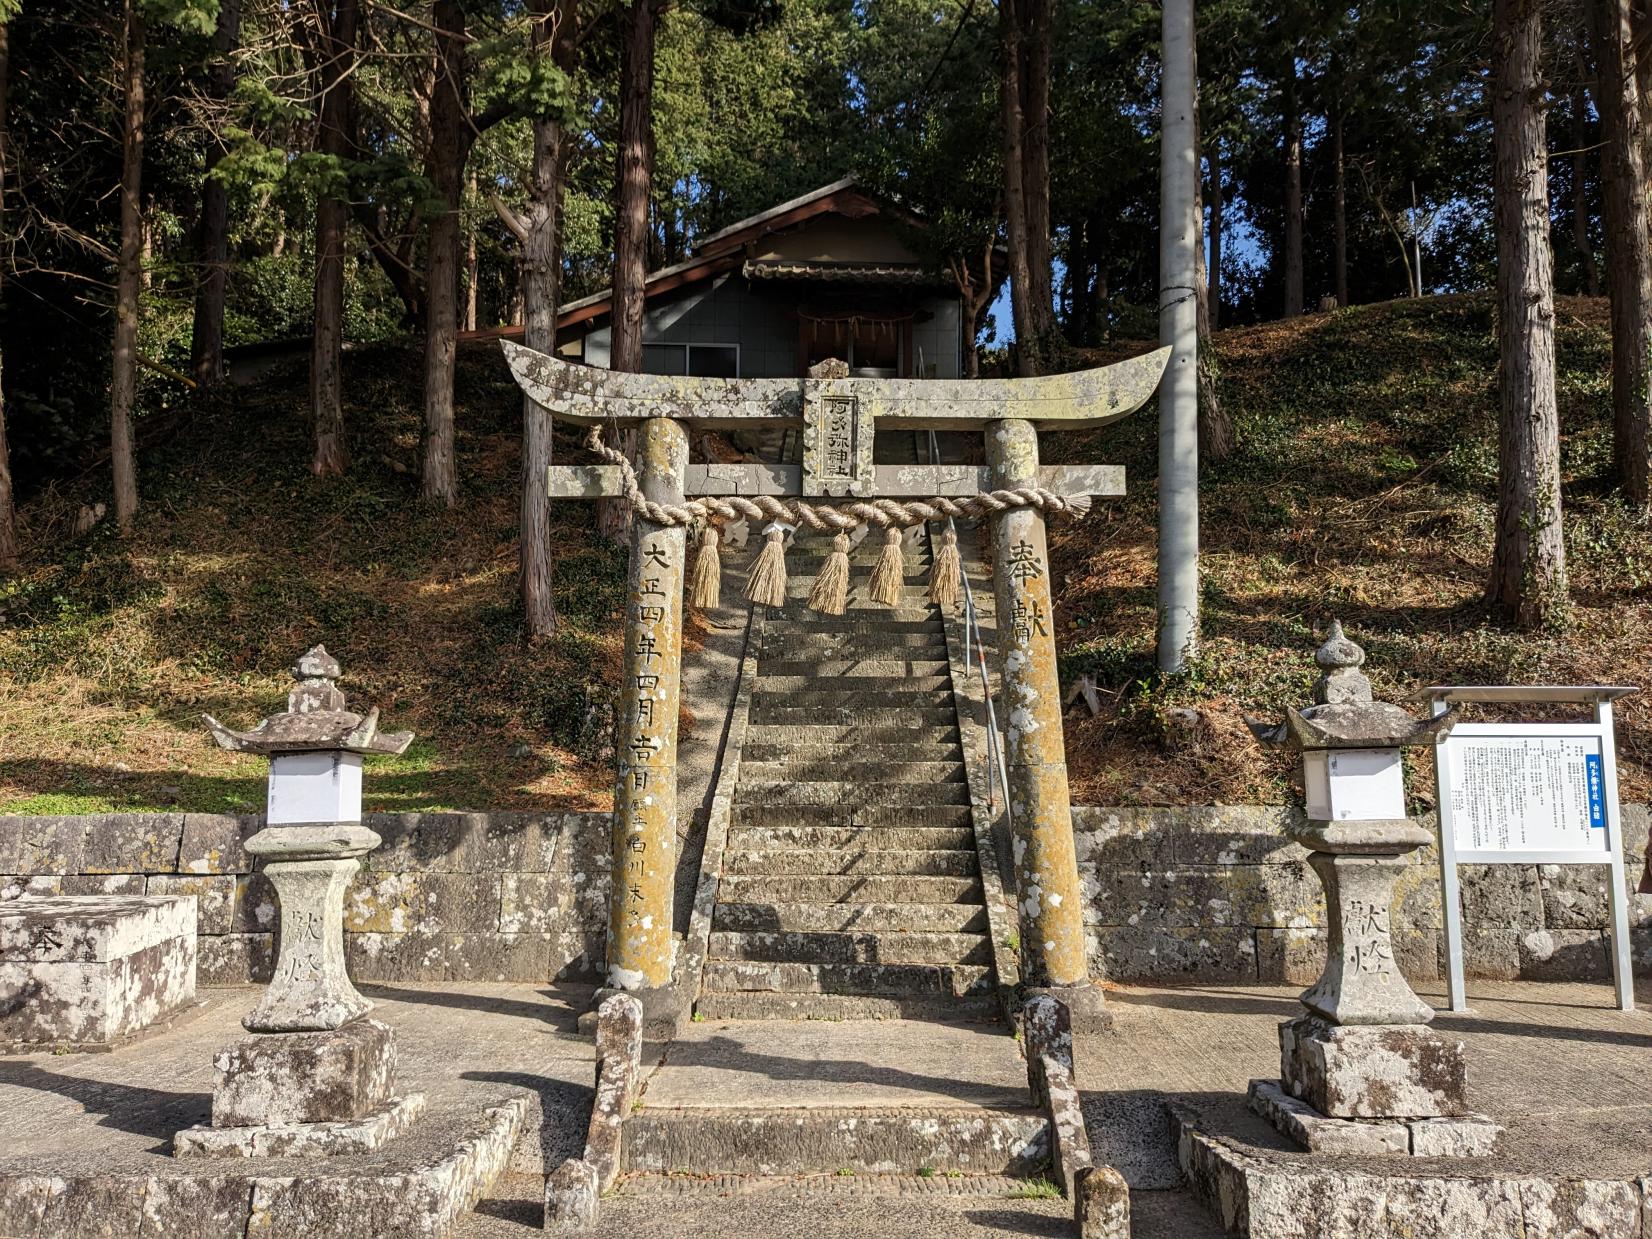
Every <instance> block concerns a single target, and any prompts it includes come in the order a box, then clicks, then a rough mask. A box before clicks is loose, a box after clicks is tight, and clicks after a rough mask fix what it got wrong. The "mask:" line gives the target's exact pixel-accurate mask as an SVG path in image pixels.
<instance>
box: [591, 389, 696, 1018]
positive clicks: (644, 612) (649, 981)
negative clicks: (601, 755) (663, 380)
mask: <svg viewBox="0 0 1652 1239" xmlns="http://www.w3.org/2000/svg"><path fill="white" fill-rule="evenodd" d="M687 461H688V437H687V435H686V434H685V433H684V431H683V428H682V426H681V425H679V424H678V423H677V422H674V421H672V420H670V419H669V418H663V417H656V418H651V419H650V420H648V421H646V422H644V423H643V425H642V432H641V434H640V435H639V436H638V442H637V480H638V483H639V485H640V486H641V488H642V493H643V496H644V497H645V498H647V499H650V500H653V501H654V502H656V503H681V502H682V501H683V470H684V467H685V465H686V464H687ZM686 553H687V533H686V531H685V530H684V529H683V527H682V526H680V525H678V526H661V525H655V524H652V523H651V522H649V521H646V520H644V519H643V518H642V517H641V516H640V515H638V516H636V517H634V519H633V520H632V523H631V570H630V579H629V585H628V592H627V596H626V618H625V679H624V683H623V684H622V686H621V715H620V735H619V782H618V785H617V786H616V788H615V790H614V818H613V868H612V874H613V887H612V891H611V894H610V897H609V904H608V984H609V985H611V986H613V987H615V988H618V989H623V990H632V991H643V994H639V997H641V996H644V995H645V994H646V992H647V991H651V990H658V989H660V988H662V987H664V986H666V985H668V984H669V983H670V981H671V964H672V959H671V954H672V950H671V948H672V939H671V890H672V884H673V882H674V881H675V878H676V871H677V715H678V709H679V688H680V683H681V670H682V644H683V625H682V620H683V560H684V557H685V555H686ZM644 1005H645V1011H646V1008H647V1003H646V1002H645V1004H644Z"/></svg>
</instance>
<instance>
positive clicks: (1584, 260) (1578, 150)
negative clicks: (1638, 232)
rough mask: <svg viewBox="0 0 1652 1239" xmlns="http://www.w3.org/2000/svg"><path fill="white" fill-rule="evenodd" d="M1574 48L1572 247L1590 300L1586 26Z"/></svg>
mask: <svg viewBox="0 0 1652 1239" xmlns="http://www.w3.org/2000/svg"><path fill="white" fill-rule="evenodd" d="M1589 25H1590V23H1588V22H1585V27H1586V29H1585V31H1584V33H1583V34H1582V35H1580V36H1579V38H1578V44H1577V47H1576V48H1575V49H1574V61H1575V65H1576V72H1577V82H1576V84H1575V85H1574V86H1573V87H1572V245H1573V246H1574V247H1575V248H1576V250H1577V260H1578V262H1579V263H1580V264H1581V265H1582V267H1583V288H1584V291H1585V292H1587V293H1588V294H1589V296H1591V297H1598V296H1600V264H1599V263H1597V262H1596V261H1595V245H1594V242H1593V241H1591V240H1590V239H1589V175H1588V174H1589V152H1588V149H1587V148H1588V146H1589V61H1588V57H1587V56H1586V55H1585V53H1584V39H1585V38H1587V37H1588V36H1587V27H1588V26H1589Z"/></svg>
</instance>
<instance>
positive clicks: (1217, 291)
mask: <svg viewBox="0 0 1652 1239" xmlns="http://www.w3.org/2000/svg"><path fill="white" fill-rule="evenodd" d="M1224 188H1225V187H1224V186H1223V185H1222V142H1221V139H1220V138H1218V139H1217V140H1216V141H1214V142H1212V143H1211V144H1210V270H1209V271H1207V272H1206V273H1205V307H1204V308H1205V318H1206V321H1207V324H1208V328H1207V329H1208V330H1209V331H1215V330H1216V328H1218V327H1220V326H1221V325H1222V198H1223V191H1224Z"/></svg>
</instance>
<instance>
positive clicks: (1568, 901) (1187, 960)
mask: <svg viewBox="0 0 1652 1239" xmlns="http://www.w3.org/2000/svg"><path fill="white" fill-rule="evenodd" d="M1293 812H1295V810H1290V809H1284V808H1267V807H1259V806H1226V807H1215V808H1165V809H1096V808H1075V809H1074V810H1073V826H1074V832H1075V835H1076V839H1077V844H1078V861H1079V871H1080V874H1081V875H1082V877H1083V881H1084V895H1085V925H1086V927H1087V929H1088V931H1089V937H1090V951H1091V966H1092V971H1098V972H1100V973H1101V974H1102V975H1105V976H1107V977H1110V978H1112V979H1114V980H1119V981H1125V980H1157V981H1165V980H1175V979H1178V978H1181V979H1188V980H1194V979H1197V980H1232V981H1273V982H1286V983H1290V984H1304V985H1306V984H1309V983H1310V982H1312V981H1313V980H1314V979H1315V978H1316V977H1317V976H1318V975H1319V970H1320V968H1321V967H1322V965H1323V964H1324V960H1325V942H1324V936H1325V929H1324V926H1325V899H1324V896H1323V894H1322V893H1321V888H1320V885H1319V879H1318V878H1317V877H1315V876H1314V873H1313V871H1312V870H1311V869H1309V868H1308V866H1307V863H1306V858H1307V851H1306V850H1305V849H1303V848H1302V847H1300V846H1298V845H1297V844H1294V843H1292V842H1290V840H1288V839H1287V838H1285V835H1284V826H1285V823H1286V822H1287V821H1288V820H1289V817H1290V815H1291V814H1292V813H1293ZM1648 818H1649V814H1648V810H1647V808H1646V806H1644V805H1626V806H1624V838H1625V841H1626V851H1625V859H1624V865H1625V870H1624V877H1625V881H1626V883H1627V885H1628V887H1629V891H1630V905H1629V906H1630V915H1629V923H1630V927H1631V932H1630V937H1631V941H1632V948H1633V954H1634V961H1635V970H1636V971H1637V972H1646V973H1652V896H1644V895H1635V894H1634V889H1635V885H1636V883H1637V882H1638V881H1639V879H1640V874H1641V866H1642V864H1643V863H1644V855H1645V852H1646V842H1647V828H1648ZM1423 824H1424V825H1426V826H1428V827H1430V828H1431V829H1432V828H1434V825H1435V824H1434V821H1433V819H1432V816H1430V817H1428V818H1424V819H1423ZM1415 861H1416V863H1415V864H1414V865H1413V867H1412V871H1411V873H1409V874H1408V875H1406V877H1404V878H1403V879H1401V881H1400V883H1399V886H1398V887H1397V894H1398V903H1397V906H1396V908H1395V915H1394V920H1393V933H1394V941H1395V946H1396V950H1397V953H1398V954H1399V956H1400V961H1399V962H1400V966H1401V968H1402V969H1403V970H1404V972H1405V974H1406V975H1407V976H1408V977H1410V978H1411V979H1413V980H1433V979H1437V978H1439V977H1442V976H1444V968H1445V958H1444V951H1445V932H1444V930H1443V928H1442V922H1441V918H1440V880H1439V859H1438V855H1437V853H1436V851H1435V849H1434V848H1432V847H1429V848H1426V849H1423V850H1422V851H1420V852H1418V853H1416V854H1415ZM1458 873H1459V875H1460V877H1461V881H1462V888H1463V957H1464V964H1465V967H1466V970H1467V973H1468V975H1469V976H1471V977H1474V976H1478V977H1486V978H1497V979H1503V980H1513V979H1529V980H1593V979H1605V978H1608V977H1610V976H1611V962H1610V959H1609V958H1608V955H1607V942H1606V935H1605V932H1604V931H1605V928H1606V925H1607V923H1608V919H1609V915H1610V909H1609V905H1608V902H1607V882H1608V880H1609V875H1610V871H1609V870H1608V869H1607V867H1606V866H1604V865H1598V866H1597V865H1463V866H1461V867H1460V868H1459V870H1458Z"/></svg>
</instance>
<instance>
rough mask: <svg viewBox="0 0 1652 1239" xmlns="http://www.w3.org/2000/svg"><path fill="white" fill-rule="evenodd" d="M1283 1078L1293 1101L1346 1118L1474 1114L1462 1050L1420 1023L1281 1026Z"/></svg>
mask: <svg viewBox="0 0 1652 1239" xmlns="http://www.w3.org/2000/svg"><path fill="white" fill-rule="evenodd" d="M1279 1049H1280V1078H1281V1080H1282V1081H1283V1083H1284V1085H1285V1089H1286V1091H1287V1092H1288V1093H1290V1094H1291V1096H1293V1097H1296V1098H1299V1099H1301V1100H1302V1101H1305V1102H1307V1103H1308V1104H1309V1105H1310V1106H1312V1107H1313V1108H1314V1109H1315V1110H1318V1111H1319V1112H1320V1113H1321V1114H1324V1115H1329V1116H1330V1117H1332V1118H1344V1119H1372V1118H1382V1119H1394V1118H1399V1119H1404V1118H1454V1117H1457V1116H1459V1115H1463V1114H1466V1113H1468V1081H1467V1068H1466V1065H1465V1063H1464V1057H1463V1043H1462V1042H1461V1041H1456V1040H1451V1039H1448V1038H1446V1037H1442V1036H1441V1035H1440V1034H1439V1033H1437V1032H1435V1031H1434V1030H1433V1029H1431V1028H1429V1027H1427V1026H1426V1025H1422V1024H1354V1025H1337V1024H1330V1023H1327V1022H1326V1021H1325V1020H1322V1019H1318V1018H1316V1017H1314V1016H1303V1017H1301V1018H1299V1019H1294V1020H1288V1021H1286V1022H1285V1023H1283V1024H1281V1025H1280V1026H1279Z"/></svg>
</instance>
